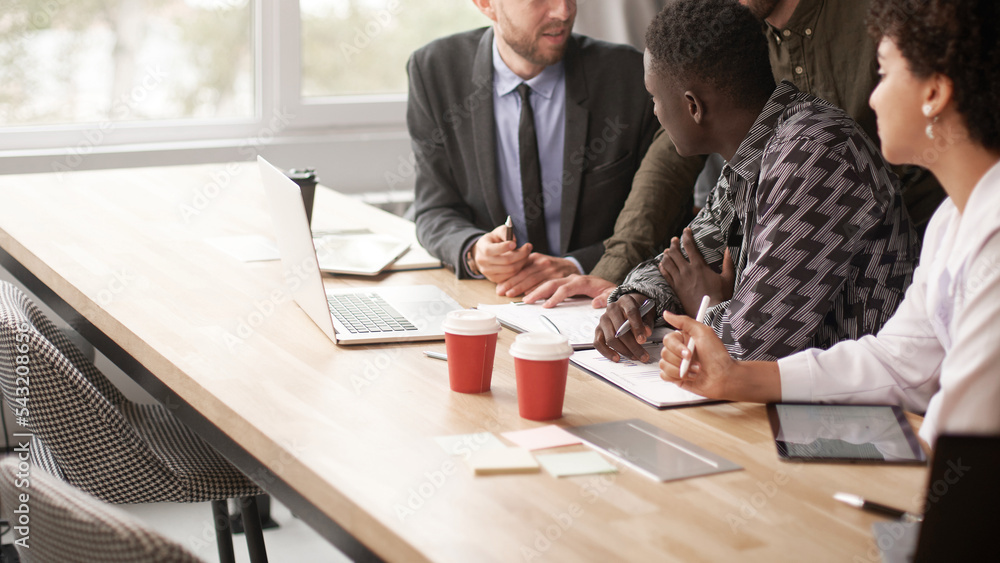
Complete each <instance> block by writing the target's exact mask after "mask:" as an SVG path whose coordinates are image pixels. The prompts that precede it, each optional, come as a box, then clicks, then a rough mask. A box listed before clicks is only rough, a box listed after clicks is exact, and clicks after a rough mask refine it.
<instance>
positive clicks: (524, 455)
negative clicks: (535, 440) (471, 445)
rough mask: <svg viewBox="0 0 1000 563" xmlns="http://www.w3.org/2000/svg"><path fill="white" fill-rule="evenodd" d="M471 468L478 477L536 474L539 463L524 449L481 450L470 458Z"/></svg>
mask: <svg viewBox="0 0 1000 563" xmlns="http://www.w3.org/2000/svg"><path fill="white" fill-rule="evenodd" d="M469 466H470V467H472V470H473V471H474V472H475V474H476V475H496V474H499V473H535V472H537V471H538V462H537V461H535V458H534V457H533V456H532V455H531V452H529V451H528V450H525V449H523V448H502V449H490V450H481V451H478V452H476V453H474V454H472V457H470V458H469Z"/></svg>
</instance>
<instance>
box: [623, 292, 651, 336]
mask: <svg viewBox="0 0 1000 563" xmlns="http://www.w3.org/2000/svg"><path fill="white" fill-rule="evenodd" d="M653 305H655V303H653V300H652V299H646V300H645V301H643V302H642V305H639V316H640V317H645V316H646V313H648V312H650V311H652V310H653ZM631 328H632V323H630V322H628V319H625V322H623V323H622V326H620V327H618V330H616V331H615V338H621V335H623V334H625V333H626V332H628V331H629V329H631Z"/></svg>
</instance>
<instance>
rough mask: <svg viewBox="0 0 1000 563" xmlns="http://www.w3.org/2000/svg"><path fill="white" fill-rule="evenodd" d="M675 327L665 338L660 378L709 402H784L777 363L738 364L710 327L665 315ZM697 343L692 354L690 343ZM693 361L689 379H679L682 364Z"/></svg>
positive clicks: (687, 318) (677, 316) (690, 319)
mask: <svg viewBox="0 0 1000 563" xmlns="http://www.w3.org/2000/svg"><path fill="white" fill-rule="evenodd" d="M663 320H665V321H667V322H668V323H670V324H671V325H672V326H674V327H676V328H677V330H676V331H674V332H671V333H670V334H668V335H667V336H665V337H664V338H663V351H662V352H661V353H660V378H662V379H663V380H664V381H669V382H670V383H673V384H675V385H677V386H678V387H681V388H682V389H686V390H688V391H691V392H692V393H697V394H698V395H701V396H702V397H707V398H709V399H725V400H730V401H754V402H759V403H770V402H775V401H780V400H781V377H780V375H779V372H778V364H777V363H776V362H738V361H736V360H733V359H732V358H731V357H730V356H729V352H728V351H727V350H726V347H725V345H724V344H723V343H722V340H720V339H719V337H718V336H717V335H716V334H715V331H714V330H712V328H711V327H709V326H707V325H704V324H702V323H699V322H696V321H695V320H694V319H692V318H691V317H688V316H686V315H674V314H672V313H670V312H669V311H665V312H664V313H663ZM692 338H693V339H695V341H697V344H698V345H697V346H696V348H695V351H694V352H693V353H692V352H691V351H689V350H688V340H689V339H692ZM685 357H689V358H691V366H690V367H689V368H688V372H687V375H686V376H685V377H684V378H683V379H682V378H681V377H680V366H681V362H682V361H683V360H684V358H685Z"/></svg>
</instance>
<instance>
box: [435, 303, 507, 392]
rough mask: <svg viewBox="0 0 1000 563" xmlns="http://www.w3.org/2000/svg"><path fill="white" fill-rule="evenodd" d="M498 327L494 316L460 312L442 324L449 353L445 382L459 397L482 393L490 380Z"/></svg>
mask: <svg viewBox="0 0 1000 563" xmlns="http://www.w3.org/2000/svg"><path fill="white" fill-rule="evenodd" d="M499 332H500V323H498V322H497V317H496V315H494V314H493V313H489V312H487V311H479V310H477V309H461V310H458V311H452V312H450V313H448V317H447V318H446V319H445V321H444V344H445V348H446V349H447V351H448V382H449V383H450V384H451V390H452V391H457V392H459V393H485V392H486V391H489V390H490V383H491V381H492V380H493V357H494V356H495V355H496V349H497V334H498V333H499Z"/></svg>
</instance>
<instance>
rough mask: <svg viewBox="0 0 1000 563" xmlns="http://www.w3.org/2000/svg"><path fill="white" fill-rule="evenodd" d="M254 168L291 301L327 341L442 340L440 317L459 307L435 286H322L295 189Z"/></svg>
mask: <svg viewBox="0 0 1000 563" xmlns="http://www.w3.org/2000/svg"><path fill="white" fill-rule="evenodd" d="M257 165H258V168H259V169H260V175H261V179H262V180H263V183H264V191H265V193H266V194H267V199H268V203H269V204H270V207H271V216H272V217H273V219H274V228H275V230H276V231H277V233H276V234H277V239H278V250H279V253H280V255H281V264H282V266H283V268H284V270H285V279H286V281H287V282H288V283H289V285H290V286H291V289H292V295H293V297H294V298H295V302H296V303H298V305H299V307H301V308H302V310H303V311H305V312H306V314H307V315H309V318H311V319H312V320H313V322H315V323H316V325H317V326H318V327H319V328H320V329H321V330H322V331H323V332H324V333H326V335H327V336H329V337H330V339H331V340H333V341H334V342H336V343H337V344H375V343H379V342H417V341H422V340H443V339H444V329H443V328H442V324H443V323H444V319H445V317H446V316H447V315H448V312H450V311H453V310H456V309H461V308H462V307H461V306H460V305H459V304H458V303H456V302H455V300H454V299H452V298H451V297H449V296H448V295H447V294H446V293H445V292H443V291H442V290H441V289H440V288H438V287H436V286H432V285H410V286H395V287H381V286H380V287H372V288H341V289H329V290H328V289H326V288H324V286H323V278H322V275H321V274H320V269H319V262H318V260H317V258H316V248H315V247H314V246H313V240H312V233H311V232H310V230H309V222H308V220H307V219H306V210H305V206H304V205H303V204H302V195H301V193H300V191H299V187H298V185H296V184H295V182H293V181H292V180H290V179H289V178H288V177H286V176H285V174H284V173H283V172H282V171H281V170H278V169H277V168H275V167H274V166H272V165H271V163H269V162H267V161H266V160H264V159H263V158H262V157H260V156H258V157H257Z"/></svg>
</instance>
